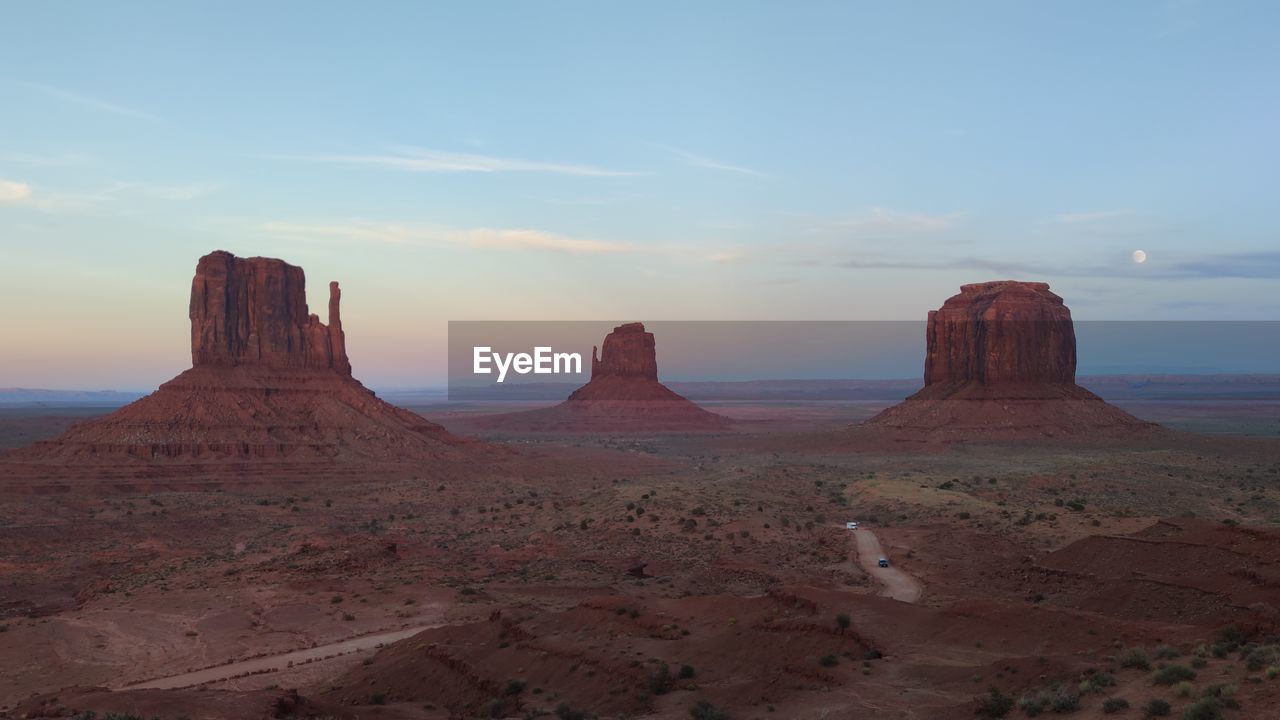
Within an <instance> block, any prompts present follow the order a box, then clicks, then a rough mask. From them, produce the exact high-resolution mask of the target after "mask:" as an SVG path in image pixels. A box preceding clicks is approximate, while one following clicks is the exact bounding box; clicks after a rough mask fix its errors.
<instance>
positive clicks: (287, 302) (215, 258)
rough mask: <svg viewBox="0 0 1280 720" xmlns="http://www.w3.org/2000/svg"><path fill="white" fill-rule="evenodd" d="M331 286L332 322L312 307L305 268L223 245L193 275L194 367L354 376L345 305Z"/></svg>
mask: <svg viewBox="0 0 1280 720" xmlns="http://www.w3.org/2000/svg"><path fill="white" fill-rule="evenodd" d="M341 299H342V291H341V290H339V289H338V283H336V282H331V283H329V324H328V325H327V326H326V325H325V324H324V323H322V322H320V318H319V316H316V315H312V314H310V313H308V312H307V292H306V276H305V275H304V274H303V272H302V268H300V267H297V266H295V265H290V264H288V263H286V262H284V261H283V260H276V259H274V258H261V257H256V258H247V259H246V258H238V257H236V256H234V255H232V254H231V253H229V252H225V251H222V250H218V251H216V252H212V253H210V254H208V255H205V256H204V257H202V258H200V262H199V263H197V264H196V275H195V277H194V278H193V279H192V280H191V308H190V311H189V315H190V317H191V364H192V366H193V367H200V366H203V365H223V366H240V365H257V366H261V367H271V368H320V369H326V368H327V369H333V370H337V371H338V372H340V373H342V374H344V375H350V374H351V362H350V361H349V360H348V359H347V350H346V339H345V338H344V336H343V333H342V317H341V313H340V310H339V304H340V302H341Z"/></svg>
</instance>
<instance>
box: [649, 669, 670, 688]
mask: <svg viewBox="0 0 1280 720" xmlns="http://www.w3.org/2000/svg"><path fill="white" fill-rule="evenodd" d="M670 689H671V669H670V668H668V667H667V664H666V663H662V664H661V665H659V666H658V669H657V670H656V671H654V672H653V673H652V674H651V675H649V692H651V693H653V694H654V695H665V694H666V693H667V691H668V690H670Z"/></svg>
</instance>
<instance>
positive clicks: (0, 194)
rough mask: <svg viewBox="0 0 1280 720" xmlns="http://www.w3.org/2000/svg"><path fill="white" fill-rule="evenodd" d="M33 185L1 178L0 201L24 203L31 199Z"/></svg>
mask: <svg viewBox="0 0 1280 720" xmlns="http://www.w3.org/2000/svg"><path fill="white" fill-rule="evenodd" d="M31 195H32V192H31V186H30V185H28V184H26V183H21V182H17V181H15V180H0V203H4V204H7V205H22V204H26V203H28V202H30V201H31Z"/></svg>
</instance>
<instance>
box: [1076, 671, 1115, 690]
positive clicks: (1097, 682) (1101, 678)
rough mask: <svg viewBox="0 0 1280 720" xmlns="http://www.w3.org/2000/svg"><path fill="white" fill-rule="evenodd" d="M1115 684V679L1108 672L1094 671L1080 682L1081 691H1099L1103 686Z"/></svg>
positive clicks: (1107, 686)
mask: <svg viewBox="0 0 1280 720" xmlns="http://www.w3.org/2000/svg"><path fill="white" fill-rule="evenodd" d="M1115 684H1116V679H1115V678H1114V677H1113V676H1112V675H1111V673H1108V672H1096V673H1094V674H1092V675H1090V676H1089V677H1087V678H1085V679H1084V681H1083V682H1081V683H1080V692H1082V693H1101V692H1102V691H1103V689H1104V688H1109V687H1111V686H1113V685H1115Z"/></svg>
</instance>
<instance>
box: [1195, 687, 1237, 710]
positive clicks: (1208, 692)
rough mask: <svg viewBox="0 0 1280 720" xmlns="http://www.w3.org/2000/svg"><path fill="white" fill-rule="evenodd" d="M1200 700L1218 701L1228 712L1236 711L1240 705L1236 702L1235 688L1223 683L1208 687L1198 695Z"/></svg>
mask: <svg viewBox="0 0 1280 720" xmlns="http://www.w3.org/2000/svg"><path fill="white" fill-rule="evenodd" d="M1200 697H1202V698H1213V699H1215V700H1217V701H1218V704H1220V705H1221V706H1222V707H1224V708H1227V709H1229V710H1238V709H1239V708H1240V703H1239V702H1238V701H1237V700H1236V686H1235V685H1228V684H1225V683H1218V684H1214V685H1210V686H1209V687H1207V688H1205V689H1204V692H1202V693H1200Z"/></svg>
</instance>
